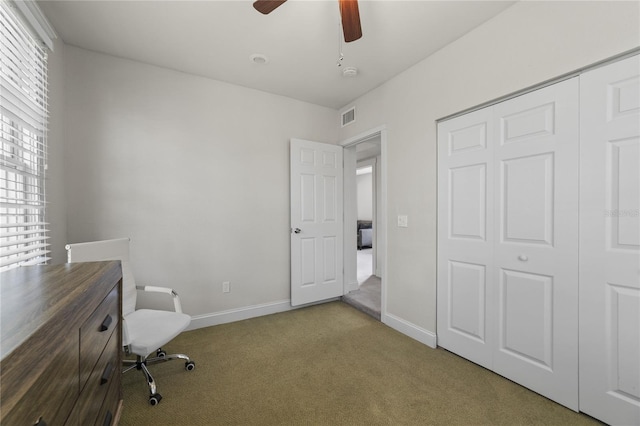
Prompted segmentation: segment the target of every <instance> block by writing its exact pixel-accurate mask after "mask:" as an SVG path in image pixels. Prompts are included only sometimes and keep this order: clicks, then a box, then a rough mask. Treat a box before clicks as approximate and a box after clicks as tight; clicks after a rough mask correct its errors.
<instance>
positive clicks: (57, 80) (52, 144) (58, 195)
mask: <svg viewBox="0 0 640 426" xmlns="http://www.w3.org/2000/svg"><path fill="white" fill-rule="evenodd" d="M64 51H65V45H64V43H63V42H62V40H60V39H57V40H54V50H53V52H50V53H49V57H48V69H49V73H48V82H49V132H48V134H47V144H48V161H47V173H46V183H45V188H46V191H47V202H48V204H47V210H46V215H47V221H48V222H49V230H50V232H49V244H50V247H49V248H50V250H51V263H52V264H58V263H64V262H66V261H67V253H66V251H65V249H64V246H65V244H67V204H66V190H65V182H64V177H65V163H64V142H65V137H64V129H65V61H64Z"/></svg>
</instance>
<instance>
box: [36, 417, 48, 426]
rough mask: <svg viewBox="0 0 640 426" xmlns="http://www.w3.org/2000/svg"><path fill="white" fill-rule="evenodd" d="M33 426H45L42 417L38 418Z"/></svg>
mask: <svg viewBox="0 0 640 426" xmlns="http://www.w3.org/2000/svg"><path fill="white" fill-rule="evenodd" d="M33 426H47V422H45V421H44V420H42V417H40V418H39V419H38V421H37V422H35V423H34V424H33Z"/></svg>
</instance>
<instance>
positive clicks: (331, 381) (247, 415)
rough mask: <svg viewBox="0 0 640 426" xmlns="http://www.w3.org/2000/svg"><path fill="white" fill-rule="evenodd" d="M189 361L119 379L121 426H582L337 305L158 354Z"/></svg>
mask: <svg viewBox="0 0 640 426" xmlns="http://www.w3.org/2000/svg"><path fill="white" fill-rule="evenodd" d="M165 349H166V350H167V351H168V352H175V351H178V352H184V353H187V354H189V355H190V356H192V357H193V359H194V360H195V362H196V368H195V370H194V371H191V372H186V371H185V369H184V363H182V362H179V361H172V362H168V363H166V364H160V365H154V366H152V367H151V368H152V371H153V373H154V375H155V377H156V380H157V384H158V391H159V392H160V393H161V394H162V395H163V397H164V399H163V400H162V401H161V402H160V404H159V405H157V406H155V407H151V406H150V405H149V403H148V395H147V388H146V383H145V381H144V379H143V377H142V374H141V373H140V372H137V371H132V372H129V373H127V374H125V375H124V376H123V387H124V412H123V415H122V418H121V422H120V425H121V426H129V425H135V426H143V425H154V426H157V425H189V426H193V425H589V424H597V422H595V421H594V420H593V419H591V418H589V417H587V416H585V415H581V414H578V413H574V412H573V411H571V410H568V409H566V408H564V407H562V406H560V405H558V404H556V403H554V402H551V401H549V400H548V399H546V398H544V397H542V396H540V395H537V394H535V393H533V392H530V391H528V390H527V389H525V388H523V387H521V386H519V385H517V384H515V383H513V382H511V381H509V380H506V379H504V378H502V377H500V376H498V375H496V374H494V373H492V372H490V371H487V370H485V369H484V368H481V367H478V366H477V365H475V364H473V363H471V362H469V361H466V360H464V359H462V358H460V357H458V356H456V355H453V354H451V353H449V352H447V351H445V350H442V349H435V350H434V349H431V348H429V347H427V346H424V345H423V344H421V343H418V342H416V341H415V340H412V339H410V338H408V337H406V336H404V335H402V334H400V333H398V332H396V331H395V330H393V329H391V328H389V327H387V326H385V325H384V324H382V323H380V322H378V321H376V320H374V319H372V318H371V317H369V316H367V315H365V314H363V313H361V312H359V311H357V310H355V309H353V308H352V307H350V306H348V305H346V304H344V303H342V302H332V303H327V304H323V305H317V306H312V307H308V308H303V309H297V310H293V311H288V312H284V313H280V314H274V315H269V316H264V317H260V318H253V319H249V320H245V321H239V322H235V323H231V324H223V325H219V326H215V327H208V328H203V329H199V330H194V331H189V332H185V333H183V334H181V335H180V336H178V337H177V338H176V339H174V341H173V342H171V343H170V344H169V345H167V347H166V348H165Z"/></svg>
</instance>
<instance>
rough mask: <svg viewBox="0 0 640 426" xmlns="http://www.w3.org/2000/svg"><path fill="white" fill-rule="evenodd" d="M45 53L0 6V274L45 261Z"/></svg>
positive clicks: (2, 3) (12, 14) (0, 1)
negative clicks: (0, 272)
mask: <svg viewBox="0 0 640 426" xmlns="http://www.w3.org/2000/svg"><path fill="white" fill-rule="evenodd" d="M47 118H48V110H47V50H46V48H45V47H44V46H43V45H42V44H41V43H40V42H39V41H38V40H36V39H35V38H34V37H33V36H32V35H31V33H30V31H29V30H28V29H27V28H26V27H25V26H24V25H23V24H22V22H21V21H20V20H19V19H18V18H17V16H16V14H15V10H14V9H13V8H12V7H11V6H10V5H9V4H8V3H7V2H6V1H5V0H0V144H1V148H0V271H4V270H6V269H9V268H13V267H16V266H20V265H35V264H40V263H44V262H46V261H47V260H49V257H48V256H47V254H48V253H49V250H48V246H49V245H48V244H47V239H48V236H47V232H48V231H47V223H46V220H45V206H46V197H45V170H46V164H47V163H46V162H47Z"/></svg>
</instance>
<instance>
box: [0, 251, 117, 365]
mask: <svg viewBox="0 0 640 426" xmlns="http://www.w3.org/2000/svg"><path fill="white" fill-rule="evenodd" d="M121 277H122V269H121V266H120V262H119V261H109V262H86V263H67V264H63V265H44V266H27V267H22V268H16V269H11V270H9V271H6V272H2V273H0V360H4V359H5V357H6V356H8V355H9V354H10V353H11V352H13V351H14V350H15V349H16V348H17V347H19V346H20V345H21V344H22V343H24V342H25V341H26V340H27V339H28V338H29V337H30V336H32V335H33V334H34V333H36V332H37V331H38V330H39V329H40V328H41V327H43V326H45V325H46V324H47V323H49V322H50V321H52V320H53V321H55V322H64V321H65V320H66V318H67V317H68V316H73V312H74V311H76V310H81V309H83V308H84V307H86V306H87V305H88V304H90V303H91V302H92V301H95V300H97V301H100V300H102V299H103V298H104V297H105V296H106V295H107V294H108V293H109V291H110V290H111V289H112V287H113V283H114V282H117V280H119V279H120V278H121ZM101 282H102V283H103V284H102V285H101Z"/></svg>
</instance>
